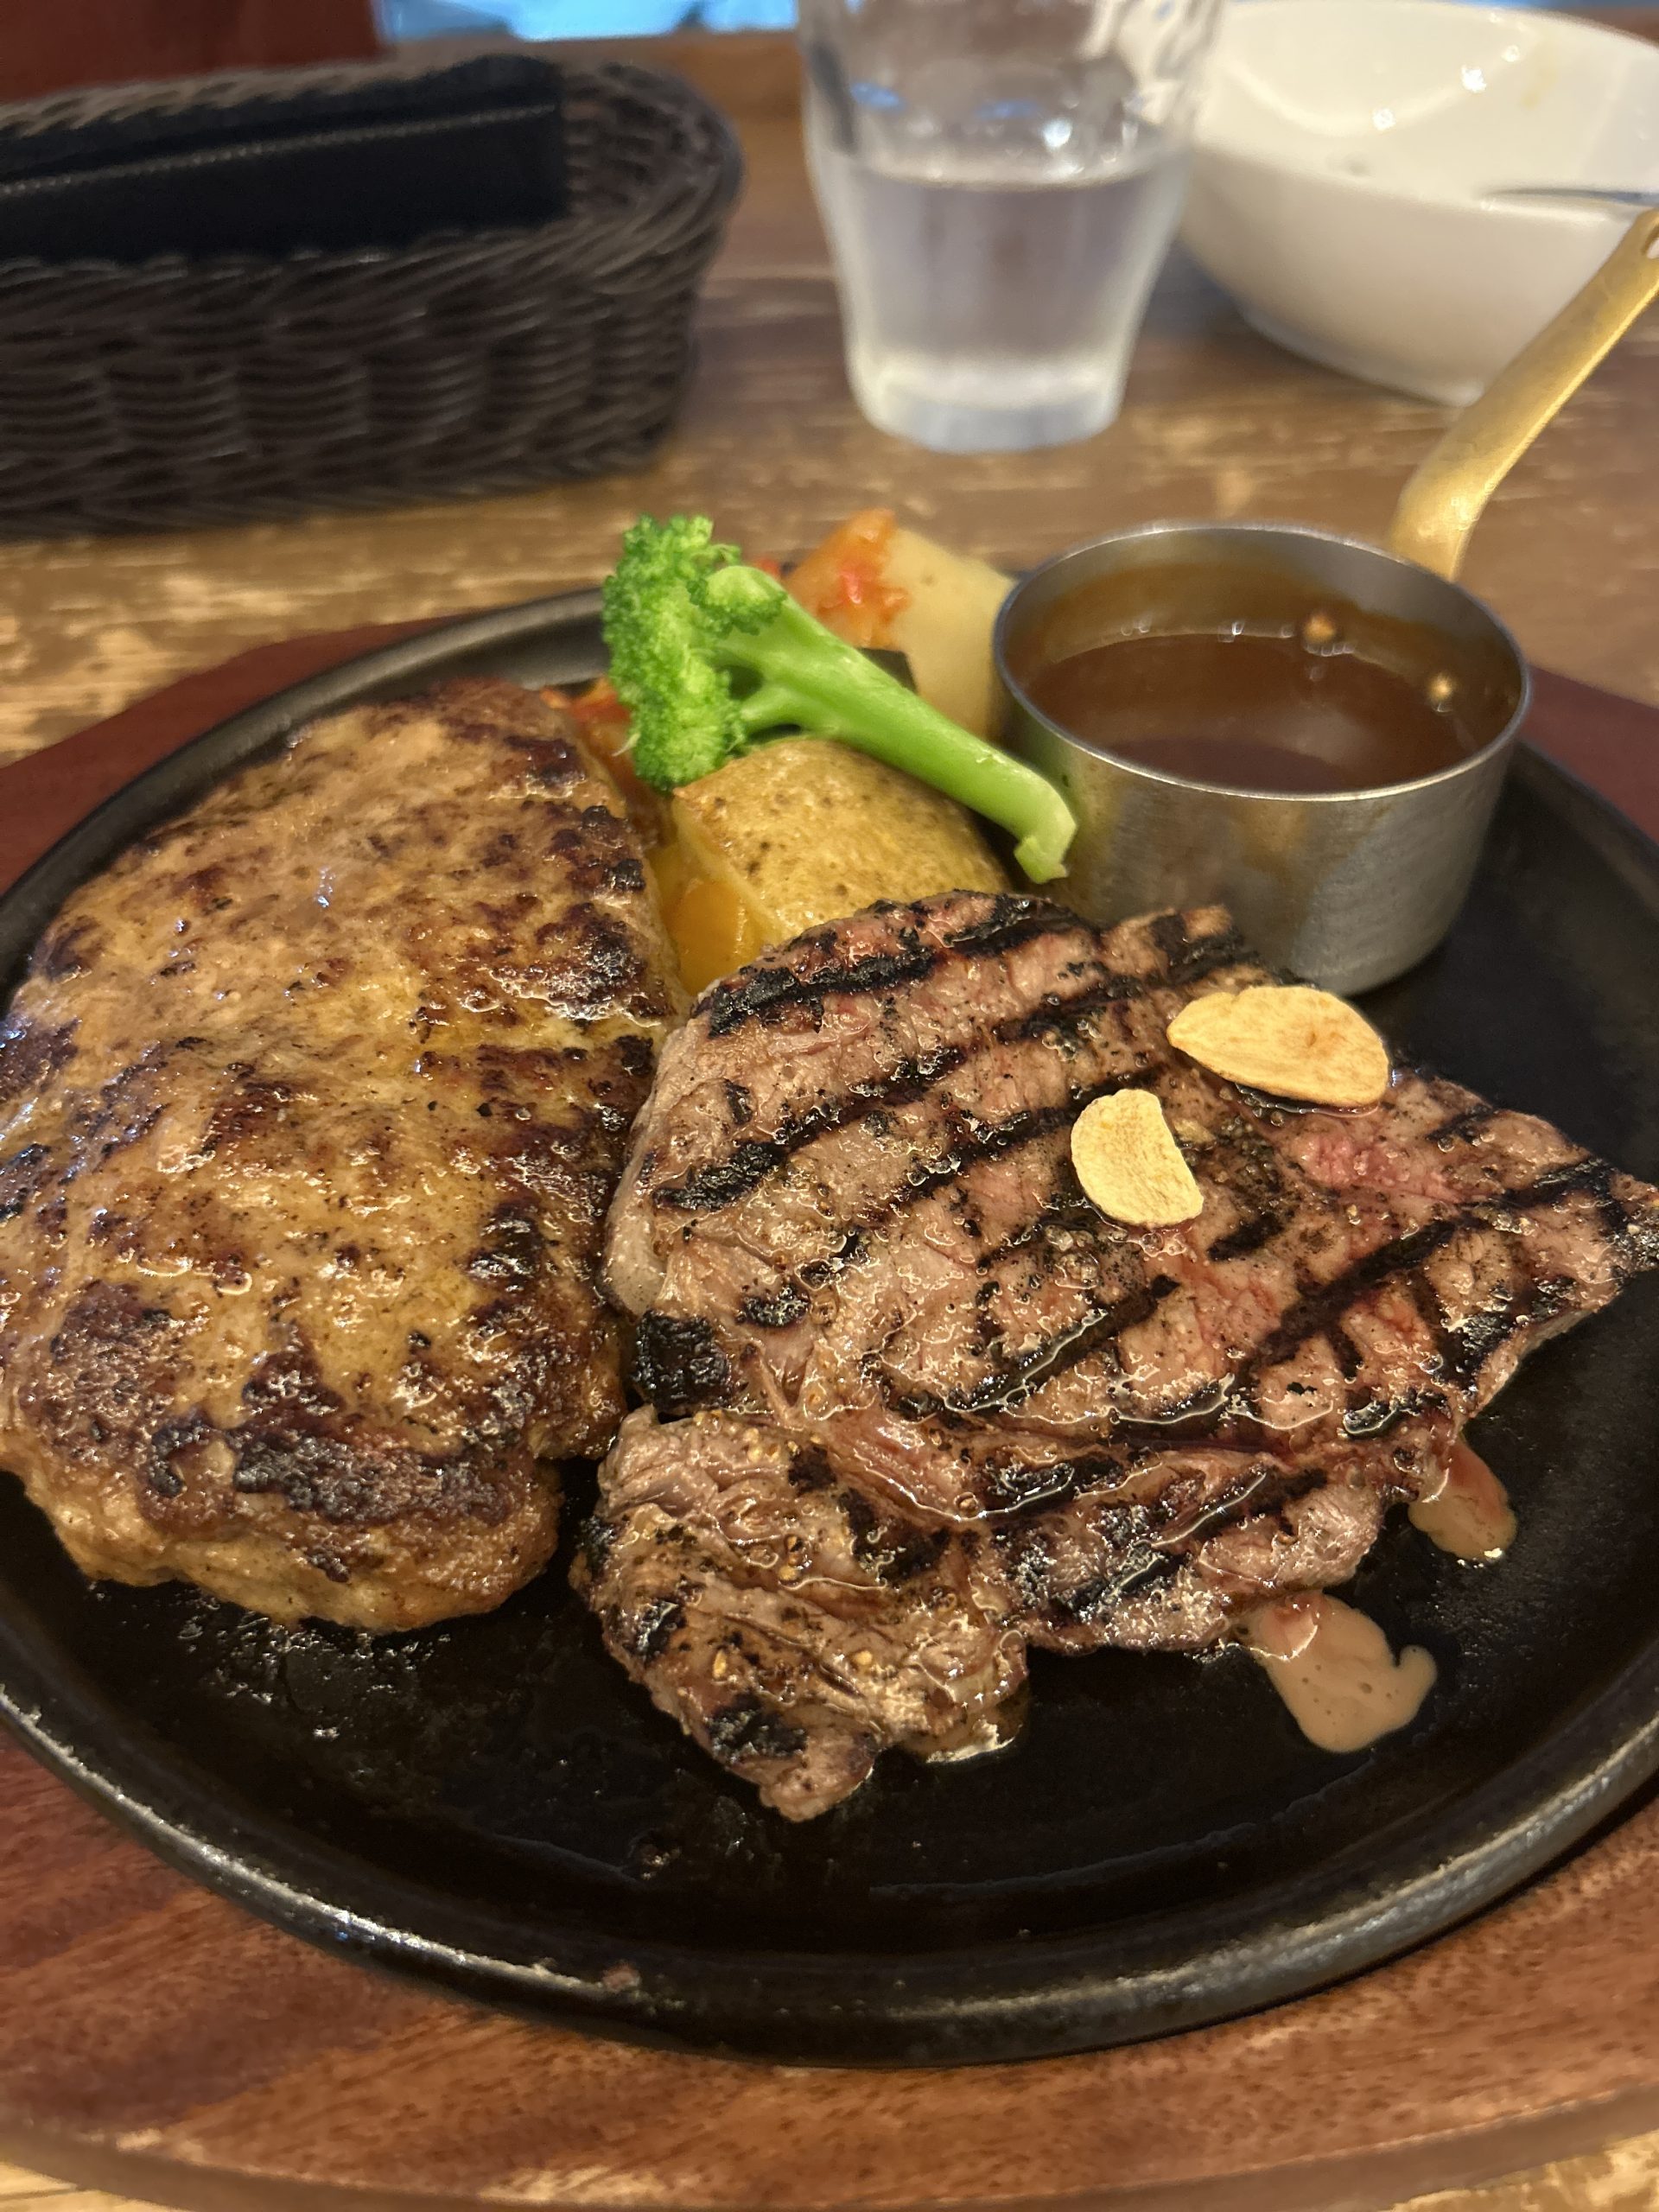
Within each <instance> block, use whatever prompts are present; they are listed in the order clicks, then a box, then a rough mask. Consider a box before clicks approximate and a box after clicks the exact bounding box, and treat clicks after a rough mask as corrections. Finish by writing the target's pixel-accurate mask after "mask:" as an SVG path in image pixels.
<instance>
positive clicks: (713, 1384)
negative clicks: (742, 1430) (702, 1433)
mask: <svg viewBox="0 0 1659 2212" xmlns="http://www.w3.org/2000/svg"><path fill="white" fill-rule="evenodd" d="M629 1380H630V1381H631V1382H632V1384H633V1387H634V1389H636V1390H638V1391H639V1395H640V1396H641V1397H642V1398H645V1400H647V1401H648V1402H649V1403H650V1404H652V1405H653V1406H654V1407H655V1408H657V1413H658V1419H659V1420H662V1421H678V1420H680V1419H681V1418H682V1417H683V1415H684V1414H693V1413H698V1412H701V1411H702V1410H704V1409H705V1408H713V1407H715V1406H721V1405H724V1404H726V1403H727V1402H728V1400H729V1399H730V1398H731V1397H732V1395H733V1393H734V1389H735V1382H734V1376H733V1374H732V1369H731V1363H730V1362H729V1361H728V1358H727V1357H726V1355H725V1353H724V1352H723V1351H721V1346H720V1340H719V1338H717V1337H716V1336H715V1332H714V1330H713V1328H712V1327H711V1326H710V1325H709V1323H708V1322H707V1321H701V1320H697V1319H690V1318H687V1317H683V1316H681V1315H677V1314H672V1313H658V1312H657V1311H656V1310H655V1309H654V1308H653V1309H652V1310H650V1311H648V1312H646V1313H642V1314H641V1315H640V1317H639V1321H638V1323H637V1324H636V1325H635V1328H634V1332H633V1357H632V1362H631V1363H630V1368H629Z"/></svg>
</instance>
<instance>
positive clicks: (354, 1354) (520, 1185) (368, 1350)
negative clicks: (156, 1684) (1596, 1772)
mask: <svg viewBox="0 0 1659 2212" xmlns="http://www.w3.org/2000/svg"><path fill="white" fill-rule="evenodd" d="M672 972H673V971H672V965H671V957H670V955H669V953H668V950H667V947H666V944H665V942H664V938H663V934H662V931H661V928H660V925H659V923H658V919H657V917H656V913H655V909H654V906H653V905H652V900H651V898H650V894H649V892H648V889H647V887H646V882H645V869H644V866H643V863H642V860H641V855H640V852H639V846H638V843H637V842H636V840H635V838H634V836H633V834H632V831H631V829H629V828H628V826H627V823H626V820H625V819H624V817H623V814H622V810H621V807H620V804H619V802H618V800H617V798H616V797H615V794H614V793H613V791H612V790H611V788H610V787H609V785H607V783H605V782H604V781H602V780H601V779H600V777H599V776H598V775H597V774H596V773H595V772H594V770H593V769H592V767H591V766H589V764H588V761H587V760H586V759H585V758H584V756H583V755H582V753H581V751H580V750H579V748H578V747H577V745H576V743H575V741H574V739H573V734H572V729H571V726H570V725H569V722H568V721H566V720H565V719H564V718H563V717H562V716H561V715H557V714H556V713H555V712H554V710H553V709H551V708H550V707H548V706H546V705H544V704H543V702H541V701H540V700H539V699H537V698H535V697H533V696H531V694H529V693H528V692H525V691H522V690H518V688H517V687H516V686H514V685H512V684H509V683H499V682H497V681H494V680H493V679H484V678H478V679H467V680H462V681H457V682H454V683H448V684H446V685H444V686H442V688H441V689H440V690H436V691H435V692H433V693H432V694H431V695H430V696H428V697H426V698H423V699H418V700H411V701H400V702H396V703H394V704H391V705H386V706H375V707H369V708H365V709H359V710H357V711H354V712H353V713H349V714H346V715H340V716H339V717H338V718H336V719H334V720H332V721H324V722H321V723H318V724H317V725H315V727H313V728H309V729H308V730H305V731H303V732H302V734H300V735H299V736H298V737H297V738H296V740H295V741H293V742H292V743H291V745H289V747H287V749H286V750H285V751H284V752H283V753H282V754H281V755H280V756H279V757H278V758H277V759H275V760H270V761H268V762H266V763H264V764H261V765H257V766H252V767H250V768H247V769H245V770H243V771H242V772H240V773H239V774H238V775H236V776H234V777H232V779H230V780H229V781H227V782H226V783H225V784H223V785H220V786H219V788H218V789H217V790H215V791H213V792H212V793H211V794H210V795H209V796H208V797H207V798H206V799H204V800H203V801H202V802H201V803H200V804H199V805H197V806H195V807H194V808H193V809H192V810H190V811H189V812H188V814H186V815H184V816H182V817H181V818H180V819H178V820H176V821H175V822H172V823H168V824H167V825H166V826H164V827H163V828H162V829H159V830H157V831H156V833H155V834H154V835H152V836H149V837H147V838H145V839H143V841H141V842H139V843H138V844H137V845H135V846H134V847H133V848H132V849H130V850H129V851H128V852H126V853H124V855H122V856H121V857H120V858H119V859H118V861H116V862H115V863H114V864H113V866H112V867H111V868H109V869H108V871H107V872H106V873H105V874H103V875H101V876H99V878H98V879H97V880H94V881H92V882H91V883H89V884H87V885H86V887H84V888H83V889H82V890H81V891H79V893H77V894H76V895H75V896H74V897H73V899H71V900H70V901H69V903H68V904H67V906H65V908H64V909H63V911H62V912H61V913H60V915H59V916H58V918H57V919H56V920H55V921H54V924H53V925H52V926H51V928H50V929H49V930H48V932H47V935H46V937H45V939H44V940H43V942H42V943H41V946H40V948H39V950H37V952H36V954H35V959H34V963H33V965H32V966H31V968H30V969H29V975H28V976H27V979H26V980H25V982H23V984H22V988H20V990H19V991H18V994H17V996H16V1001H15V1003H14V1005H13V1006H12V1007H11V1009H10V1015H9V1017H8V1019H7V1020H6V1022H5V1024H4V1027H3V1029H0V1465H3V1466H5V1467H8V1468H10V1470H11V1471H13V1472H14V1473H16V1474H17V1475H19V1476H21V1477H22V1480H23V1482H24V1484H26V1485H27V1487H28V1490H29V1495H30V1497H33V1498H34V1499H35V1503H37V1504H38V1505H40V1506H41V1508H42V1509H43V1510H44V1511H45V1512H47V1513H48V1515H49V1516H51V1518H52V1521H53V1522H54V1525H55V1526H56V1528H57V1530H58V1533H59V1535H60V1536H61V1537H62V1539H63V1541H64V1542H65V1544H66V1545H67V1547H68V1548H69V1550H70V1552H71V1553H72V1554H73V1556H74V1558H75V1559H76V1560H78V1561H79V1564H80V1565H81V1566H82V1567H84V1568H85V1569H86V1572H87V1573H89V1574H92V1575H99V1576H105V1575H107V1576H112V1577H114V1578H116V1579H117V1580H122V1581H127V1582H158V1581H163V1580H168V1579H170V1578H173V1577H182V1578H185V1579H186V1580H190V1581H193V1582H196V1583H199V1584H200V1585H201V1586H202V1587H203V1588H204V1589H207V1590H208V1591H211V1592H213V1594H214V1595H215V1596H217V1597H220V1598H227V1599H235V1600H236V1601H238V1603H240V1604H242V1605H250V1606H253V1607H256V1608H257V1609H258V1610H259V1611H263V1612H267V1613H271V1614H274V1615H275V1616H276V1617H277V1618H278V1619H282V1620H294V1619H297V1618H301V1617H302V1616H306V1615H313V1616H319V1617H321V1618H327V1619H330V1620H336V1621H342V1622H346V1623H349V1624H352V1625H353V1626H357V1627H360V1628H372V1629H389V1628H409V1627H411V1626H414V1625H416V1624H419V1623H422V1622H425V1621H432V1620H436V1619H440V1618H443V1617H445V1616H446V1615H449V1614H454V1613H465V1612H476V1611H483V1610H485V1609H486V1608H487V1607H489V1606H492V1605H496V1604H498V1603H499V1601H500V1600H501V1599H503V1598H504V1597H505V1596H506V1595H507V1593H508V1592H510V1591H512V1590H513V1589H516V1588H517V1587H518V1585H519V1584H521V1583H523V1582H524V1581H526V1580H528V1579H529V1578H530V1577H531V1575H533V1574H534V1573H537V1570H538V1569H539V1568H540V1567H543V1565H544V1564H545V1562H546V1560H547V1558H548V1555H549V1554H550V1551H551V1550H552V1548H553V1542H554V1538H555V1535H556V1526H557V1516H558V1484H557V1479H556V1470H555V1468H554V1467H553V1466H552V1465H550V1462H553V1461H556V1460H557V1459H559V1458H561V1457H563V1456H564V1455H567V1454H575V1453H592V1452H597V1451H601V1450H602V1449H603V1448H604V1446H605V1445H606V1444H607V1442H608V1441H609V1440H610V1438H611V1436H612V1434H613V1432H614V1429H615V1427H616V1424H617V1422H618V1421H619V1419H620V1415H621V1412H622V1398H621V1389H620V1355H619V1349H618V1344H617V1340H616V1332H615V1325H614V1322H613V1319H612V1317H611V1316H610V1315H609V1313H607V1310H606V1308H605V1306H604V1305H603V1303H602V1302H601V1298H600V1295H599V1292H598V1289H597V1287H596V1283H595V1280H594V1277H595V1270H596V1265H597V1260H598V1252H599V1243H600V1236H601V1225H602V1223H603V1218H604V1212H605V1208H606V1205H607V1201H608V1199H609V1198H610V1195H611V1192H612V1189H613V1185H614V1182H615V1178H616V1173H617V1169H618V1167H619V1166H620V1161H621V1159H622V1154H623V1151H624V1147H625V1146H626V1140H627V1132H628V1127H629V1124H630V1122H632V1118H633V1116H634V1114H635V1111H636V1110H637V1109H638V1107H639V1103H640V1101H641V1099H642V1098H643V1097H644V1096H645V1090H646V1089H647V1086H648V1084H649V1082H650V1077H651V1068H652V1059H653V1057H654V1053H655V1048H656V1045H657V1041H658V1038H659V1036H660V1034H661V1033H662V1030H663V1027H664V1024H665V1021H666V1020H667V1019H668V1018H669V1017H670V1015H671V1014H672V1012H673V1011H674V1008H675V998H674V994H675V991H676V988H677V986H675V985H674V984H673V983H672V982H671V981H670V978H671V975H672Z"/></svg>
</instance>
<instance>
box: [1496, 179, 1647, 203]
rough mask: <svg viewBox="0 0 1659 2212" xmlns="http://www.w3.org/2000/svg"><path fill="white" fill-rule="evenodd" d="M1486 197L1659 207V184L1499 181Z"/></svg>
mask: <svg viewBox="0 0 1659 2212" xmlns="http://www.w3.org/2000/svg"><path fill="white" fill-rule="evenodd" d="M1480 197H1481V198H1482V199H1483V200H1593V201H1594V202H1595V203H1596V204H1597V206H1598V207H1631V208H1635V207H1659V184H1647V185H1641V184H1637V185H1629V184H1499V185H1494V186H1493V188H1492V189H1491V191H1490V192H1483V193H1482V194H1481V195H1480Z"/></svg>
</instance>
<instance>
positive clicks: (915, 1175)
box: [791, 1070, 1141, 1289]
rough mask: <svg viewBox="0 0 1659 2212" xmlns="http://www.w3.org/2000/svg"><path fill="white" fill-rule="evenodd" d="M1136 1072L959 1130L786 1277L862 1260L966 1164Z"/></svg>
mask: <svg viewBox="0 0 1659 2212" xmlns="http://www.w3.org/2000/svg"><path fill="white" fill-rule="evenodd" d="M1140 1079H1141V1071H1140V1070H1135V1071H1133V1072H1130V1073H1127V1074H1124V1075H1115V1076H1108V1077H1103V1079H1102V1081H1100V1082H1099V1083H1090V1084H1077V1085H1076V1086H1075V1087H1074V1088H1073V1089H1072V1090H1069V1091H1068V1092H1067V1093H1066V1097H1065V1104H1064V1105H1059V1106H1039V1107H1021V1108H1020V1110H1019V1112H1017V1113H1014V1114H1009V1115H1007V1116H1005V1118H1004V1119H1003V1120H1001V1121H1000V1122H981V1123H978V1124H977V1125H976V1126H974V1127H972V1128H969V1129H968V1130H966V1131H964V1132H963V1135H961V1136H959V1137H958V1138H957V1140H956V1141H955V1142H953V1144H952V1145H951V1147H950V1150H949V1152H946V1153H942V1154H938V1155H937V1156H936V1157H935V1158H934V1159H932V1160H929V1161H928V1162H927V1163H926V1164H925V1166H920V1167H912V1170H911V1172H910V1173H909V1175H908V1177H907V1178H906V1180H905V1181H904V1183H903V1184H901V1185H900V1186H899V1189H897V1190H896V1191H893V1192H889V1193H888V1194H887V1197H886V1198H883V1199H882V1200H881V1201H880V1204H878V1205H874V1206H872V1207H871V1208H869V1209H868V1211H867V1212H865V1213H863V1214H861V1215H860V1216H859V1217H858V1218H857V1219H856V1220H855V1221H853V1222H851V1223H849V1224H848V1226H847V1228H846V1230H844V1231H843V1233H842V1241H841V1243H839V1244H838V1245H837V1246H836V1249H835V1250H834V1251H832V1252H829V1253H826V1254H825V1255H824V1256H823V1258H822V1259H818V1260H809V1261H808V1262H806V1263H805V1265H804V1267H801V1268H798V1269H797V1270H796V1272H795V1274H794V1275H793V1277H792V1278H791V1281H795V1282H797V1283H800V1284H802V1285H804V1287H806V1288H808V1289H818V1288H821V1287H822V1286H823V1284H824V1283H826V1282H829V1281H831V1280H832V1278H833V1277H835V1276H836V1275H837V1274H840V1273H841V1272H842V1269H843V1268H850V1267H857V1266H858V1265H859V1264H860V1263H861V1262H862V1261H864V1260H867V1259H868V1257H869V1256H870V1255H871V1252H872V1250H873V1249H874V1248H873V1246H872V1243H871V1239H872V1237H874V1236H875V1235H876V1234H877V1232H878V1231H880V1230H886V1229H888V1228H891V1227H893V1225H894V1224H896V1223H898V1222H899V1220H901V1219H902V1217H904V1216H905V1215H906V1213H908V1212H909V1211H910V1210H911V1209H912V1206H917V1205H920V1204H921V1202H922V1200H923V1199H924V1198H932V1197H933V1196H934V1195H935V1194H936V1193H937V1192H939V1191H942V1190H944V1189H945V1188H947V1187H948V1185H950V1184H952V1183H955V1182H957V1181H959V1180H960V1179H961V1178H962V1177H963V1174H965V1173H966V1172H967V1170H968V1169H969V1167H972V1166H977V1165H978V1164H979V1163H980V1162H981V1161H983V1160H999V1159H1001V1158H1003V1157H1005V1156H1006V1155H1007V1154H1008V1153H1011V1152H1018V1151H1021V1150H1023V1149H1024V1148H1025V1147H1027V1145H1033V1144H1036V1143H1039V1141H1041V1140H1042V1139H1043V1138H1044V1137H1048V1136H1052V1135H1053V1134H1054V1132H1055V1130H1056V1129H1063V1128H1069V1127H1070V1125H1071V1123H1072V1122H1075V1121H1076V1119H1077V1116H1078V1115H1079V1114H1080V1113H1081V1112H1082V1111H1083V1109H1084V1107H1085V1106H1088V1105H1091V1104H1092V1103H1094V1101H1095V1100H1096V1098H1108V1097H1109V1096H1111V1095H1112V1094H1113V1092H1115V1091H1119V1090H1132V1089H1133V1088H1134V1087H1135V1084H1137V1083H1138V1082H1139V1081H1140Z"/></svg>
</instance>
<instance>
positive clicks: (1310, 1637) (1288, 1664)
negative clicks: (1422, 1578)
mask: <svg viewBox="0 0 1659 2212" xmlns="http://www.w3.org/2000/svg"><path fill="white" fill-rule="evenodd" d="M1233 1632H1234V1634H1235V1635H1236V1637H1237V1638H1238V1641H1239V1642H1240V1643H1242V1644H1243V1646H1244V1647H1245V1649H1247V1650H1248V1651H1249V1652H1250V1653H1251V1654H1252V1655H1253V1656H1255V1658H1257V1659H1259V1660H1260V1661H1261V1662H1262V1667H1263V1668H1264V1669H1265V1670H1266V1673H1267V1676H1268V1681H1270V1682H1271V1683H1272V1684H1273V1687H1274V1689H1276V1690H1277V1691H1278V1693H1279V1694H1280V1696H1281V1698H1282V1699H1283V1700H1284V1701H1285V1704H1286V1706H1287V1707H1288V1709H1289V1712H1290V1715H1291V1718H1292V1719H1294V1721H1295V1723H1296V1725H1297V1726H1298V1727H1299V1728H1300V1730H1301V1732H1302V1733H1303V1735H1305V1736H1306V1738H1307V1739H1308V1741H1309V1742H1310V1743H1311V1744H1317V1745H1319V1749H1320V1750H1321V1751H1363V1750H1364V1749H1365V1746H1366V1745H1368V1744H1374V1743H1376V1739H1377V1738H1378V1737H1379V1736H1391V1735H1392V1734H1393V1733H1394V1732H1395V1729H1396V1728H1403V1727H1404V1726H1405V1725H1406V1723H1407V1722H1408V1720H1412V1719H1415V1718H1416V1715H1417V1712H1418V1708H1419V1707H1421V1704H1422V1702H1423V1700H1424V1699H1425V1698H1426V1697H1427V1695H1428V1693H1429V1692H1430V1690H1431V1689H1433V1687H1434V1675H1435V1667H1434V1662H1433V1659H1432V1658H1431V1657H1430V1656H1429V1654H1428V1653H1427V1651H1424V1650H1423V1649H1421V1647H1420V1646H1418V1645H1417V1644H1414V1643H1408V1645H1407V1646H1406V1648H1405V1649H1404V1650H1403V1651H1402V1653H1401V1654H1400V1656H1399V1657H1398V1658H1397V1659H1396V1658H1395V1656H1394V1654H1393V1652H1392V1651H1391V1650H1390V1649H1389V1640H1388V1638H1387V1637H1385V1636H1384V1635H1383V1631H1382V1630H1381V1629H1380V1628H1379V1627H1378V1626H1377V1624H1376V1622H1375V1621H1374V1620H1370V1619H1369V1618H1367V1617H1366V1615H1365V1614H1363V1613H1359V1612H1356V1611H1354V1608H1353V1607H1352V1606H1351V1605H1344V1604H1343V1603H1342V1601H1341V1600H1340V1599H1337V1598H1327V1597H1325V1596H1324V1595H1323V1594H1322V1593H1321V1594H1317V1595H1313V1596H1308V1597H1302V1598H1287V1599H1280V1600H1279V1601H1278V1602H1277V1603H1275V1604H1273V1605H1258V1606H1257V1607H1256V1608H1255V1611H1253V1612H1249V1613H1246V1614H1245V1615H1244V1616H1243V1618H1242V1619H1241V1620H1240V1621H1239V1623H1238V1624H1237V1626H1236V1629H1235V1630H1234V1631H1233Z"/></svg>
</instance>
